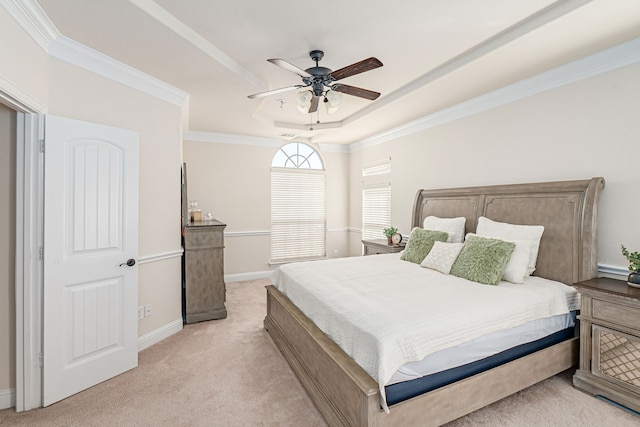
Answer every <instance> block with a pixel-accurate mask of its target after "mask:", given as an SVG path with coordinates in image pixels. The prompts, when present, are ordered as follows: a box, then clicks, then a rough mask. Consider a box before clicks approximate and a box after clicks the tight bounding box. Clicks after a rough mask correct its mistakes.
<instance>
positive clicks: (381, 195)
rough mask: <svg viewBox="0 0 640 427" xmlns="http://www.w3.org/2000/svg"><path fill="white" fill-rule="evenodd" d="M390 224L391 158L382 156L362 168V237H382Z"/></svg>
mask: <svg viewBox="0 0 640 427" xmlns="http://www.w3.org/2000/svg"><path fill="white" fill-rule="evenodd" d="M390 225H391V159H390V158H384V159H381V160H377V161H374V162H370V163H367V164H365V166H364V167H363V168H362V238H363V239H367V240H368V239H382V238H384V235H383V234H382V230H384V229H385V228H386V227H389V226H390Z"/></svg>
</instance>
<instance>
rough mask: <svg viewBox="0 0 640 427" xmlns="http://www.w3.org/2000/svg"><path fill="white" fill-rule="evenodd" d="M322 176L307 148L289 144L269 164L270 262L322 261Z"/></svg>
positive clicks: (317, 160) (318, 161) (315, 156)
mask: <svg viewBox="0 0 640 427" xmlns="http://www.w3.org/2000/svg"><path fill="white" fill-rule="evenodd" d="M325 229H326V212H325V172H324V165H323V163H322V159H321V158H320V156H319V155H318V153H317V152H316V151H315V150H314V149H313V148H312V147H310V146H308V145H306V144H303V143H300V142H292V143H289V144H286V145H284V146H283V147H281V148H280V149H279V150H278V152H277V153H276V154H275V155H274V156H273V161H272V162H271V261H272V262H287V261H297V260H304V259H314V258H323V257H325V256H326V249H325V234H326V233H325Z"/></svg>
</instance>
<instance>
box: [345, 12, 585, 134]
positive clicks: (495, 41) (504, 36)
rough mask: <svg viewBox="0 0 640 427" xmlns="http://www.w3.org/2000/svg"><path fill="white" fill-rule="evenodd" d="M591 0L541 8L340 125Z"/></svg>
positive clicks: (363, 115) (356, 118)
mask: <svg viewBox="0 0 640 427" xmlns="http://www.w3.org/2000/svg"><path fill="white" fill-rule="evenodd" d="M590 1H591V0H564V1H556V2H553V3H552V4H551V5H549V6H547V7H545V8H544V9H542V10H540V11H538V12H536V13H534V14H533V15H530V16H528V17H526V18H525V19H523V20H522V21H520V22H517V23H515V24H514V25H512V26H510V27H509V28H507V29H505V30H503V31H502V32H500V33H498V34H496V35H495V36H493V37H490V38H488V39H487V40H485V41H483V42H481V43H479V44H477V45H475V46H473V47H472V48H470V49H468V50H466V51H464V52H462V53H461V54H460V55H458V56H456V57H454V58H452V59H450V60H449V61H447V62H445V63H443V64H440V65H439V66H437V67H436V68H434V69H432V70H430V71H428V72H426V73H425V74H422V75H421V76H419V77H418V78H416V79H415V80H413V81H411V82H409V83H407V84H406V85H404V86H402V87H400V88H398V89H396V90H395V91H393V92H391V93H389V94H385V95H384V96H383V97H382V98H381V99H380V101H377V102H374V103H371V104H369V105H367V106H366V107H364V108H362V109H361V110H358V111H357V112H356V113H354V114H352V115H351V116H349V117H347V118H346V119H344V120H343V121H342V122H343V123H344V124H345V125H347V124H349V123H352V122H354V121H356V120H358V119H361V118H363V117H365V116H366V115H367V114H369V113H372V112H373V111H375V110H377V109H379V108H381V107H383V106H386V105H388V104H390V103H392V102H394V101H396V100H397V99H399V98H401V97H403V96H406V95H408V94H410V93H412V92H414V91H416V90H417V89H420V88H421V87H423V86H425V85H427V84H429V83H431V82H433V81H434V80H437V79H439V78H441V77H443V76H445V75H447V74H449V73H451V72H453V71H455V70H457V69H459V68H460V67H463V66H465V65H467V64H469V63H470V62H472V61H475V60H476V59H478V58H480V57H482V56H484V55H486V54H488V53H490V52H493V51H494V50H496V49H498V48H500V47H502V46H504V45H506V44H508V43H511V42H512V41H514V40H516V39H518V38H520V37H522V36H524V35H526V34H528V33H530V32H531V31H534V30H536V29H538V28H540V27H542V26H544V25H545V24H548V23H549V22H552V21H554V20H555V19H557V18H559V17H561V16H563V15H565V14H567V13H569V12H571V11H573V10H575V9H578V8H580V7H582V6H584V5H585V4H587V3H589V2H590Z"/></svg>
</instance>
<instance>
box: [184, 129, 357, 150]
mask: <svg viewBox="0 0 640 427" xmlns="http://www.w3.org/2000/svg"><path fill="white" fill-rule="evenodd" d="M182 139H183V141H196V142H211V143H214V144H232V145H252V146H257V147H270V148H278V147H280V146H281V145H283V144H284V143H286V142H305V143H306V144H311V145H315V146H317V147H318V148H319V149H320V151H322V152H329V153H348V152H349V147H348V146H347V145H341V144H325V143H314V142H309V141H300V140H299V139H297V138H292V139H291V140H284V139H279V138H264V137H259V136H248V135H237V134H230V133H217V132H202V131H195V130H189V131H186V132H185V133H184V135H183V136H182Z"/></svg>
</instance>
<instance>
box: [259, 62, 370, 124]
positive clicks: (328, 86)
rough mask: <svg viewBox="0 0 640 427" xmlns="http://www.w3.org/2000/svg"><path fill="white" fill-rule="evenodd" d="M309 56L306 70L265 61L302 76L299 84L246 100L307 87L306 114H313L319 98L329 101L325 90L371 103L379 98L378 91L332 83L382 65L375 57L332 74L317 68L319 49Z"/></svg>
mask: <svg viewBox="0 0 640 427" xmlns="http://www.w3.org/2000/svg"><path fill="white" fill-rule="evenodd" d="M309 56H310V57H311V59H312V60H313V61H315V62H316V66H315V67H310V68H307V69H306V70H303V69H300V68H298V67H296V66H295V65H293V64H291V63H289V62H287V61H285V60H284V59H279V58H274V59H267V61H269V62H271V63H272V64H274V65H277V66H278V67H281V68H284V69H285V70H287V71H291V72H292V73H295V74H297V75H299V76H300V77H302V83H303V84H299V85H295V86H289V87H284V88H280V89H274V90H269V91H266V92H260V93H256V94H253V95H249V98H250V99H254V98H261V97H263V96H269V95H274V94H276V93H281V92H287V91H290V90H295V89H302V88H306V87H308V88H309V91H310V92H311V94H313V97H312V98H311V99H310V105H309V110H308V112H309V113H314V112H316V111H317V110H318V103H319V102H320V98H323V99H324V102H329V99H328V98H327V94H328V92H329V91H335V92H341V93H346V94H347V95H352V96H358V97H360V98H365V99H369V100H371V101H373V100H375V99H377V98H378V97H379V96H380V93H379V92H374V91H372V90H368V89H362V88H359V87H355V86H349V85H345V84H343V83H335V82H337V81H338V80H341V79H344V78H346V77H350V76H353V75H355V74H360V73H364V72H365V71H370V70H373V69H375V68H378V67H382V62H380V60H378V59H377V58H374V57H371V58H368V59H364V60H362V61H360V62H356V63H355V64H351V65H347V66H346V67H343V68H340V69H339V70H336V71H332V70H331V69H329V68H327V67H321V66H319V65H318V62H319V61H320V60H321V59H322V57H323V56H324V52H323V51H321V50H312V51H311V52H309Z"/></svg>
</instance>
